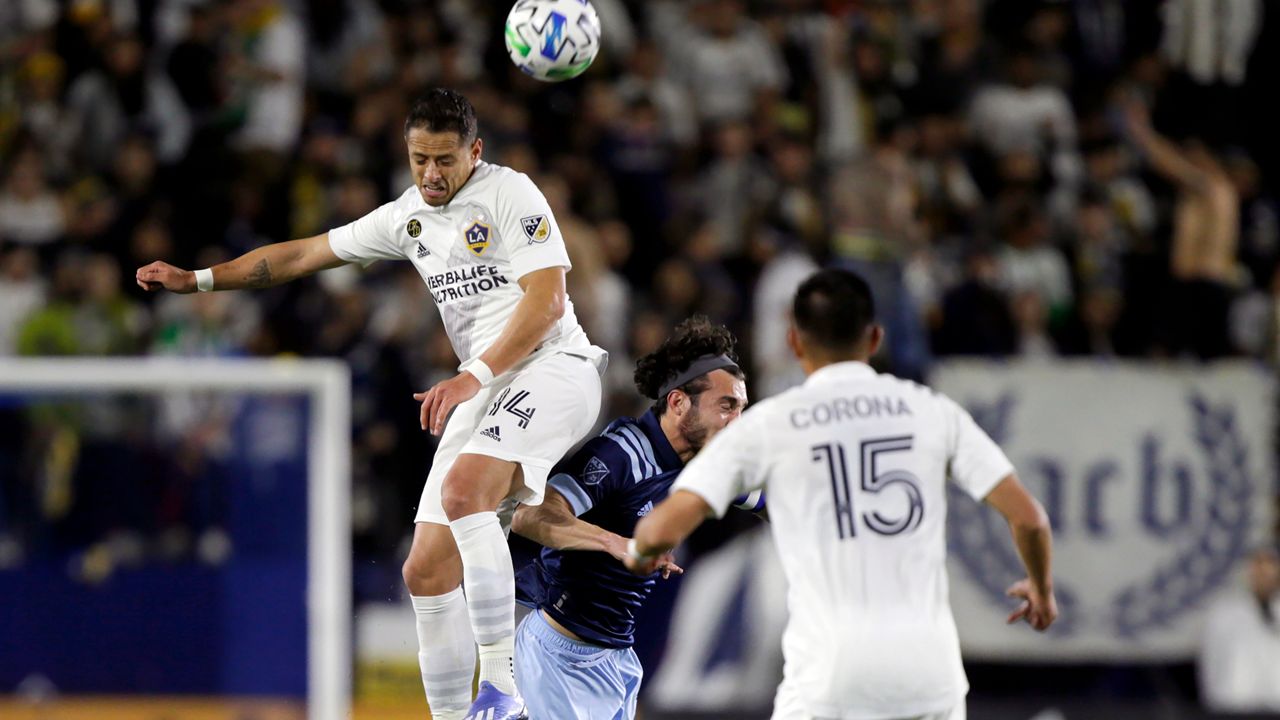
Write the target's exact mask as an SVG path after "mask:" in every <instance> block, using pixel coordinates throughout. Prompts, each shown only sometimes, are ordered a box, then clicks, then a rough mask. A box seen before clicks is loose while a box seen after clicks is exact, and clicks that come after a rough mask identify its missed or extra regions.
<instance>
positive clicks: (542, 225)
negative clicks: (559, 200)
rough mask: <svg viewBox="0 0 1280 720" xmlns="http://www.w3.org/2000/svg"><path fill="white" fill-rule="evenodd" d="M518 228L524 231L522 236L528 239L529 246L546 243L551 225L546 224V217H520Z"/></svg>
mask: <svg viewBox="0 0 1280 720" xmlns="http://www.w3.org/2000/svg"><path fill="white" fill-rule="evenodd" d="M520 227H521V229H523V230H524V235H525V237H527V238H529V242H530V243H531V244H532V243H540V242H546V240H547V237H548V236H550V235H551V225H550V223H548V222H547V216H546V215H530V216H529V217H522V218H520Z"/></svg>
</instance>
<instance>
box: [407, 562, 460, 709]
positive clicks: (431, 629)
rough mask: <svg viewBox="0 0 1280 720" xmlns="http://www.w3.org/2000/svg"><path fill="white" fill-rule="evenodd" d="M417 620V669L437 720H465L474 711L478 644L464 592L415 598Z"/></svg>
mask: <svg viewBox="0 0 1280 720" xmlns="http://www.w3.org/2000/svg"><path fill="white" fill-rule="evenodd" d="M412 600H413V613H414V615H416V616H417V618H418V668H419V670H421V671H422V687H423V689H424V690H426V693H427V704H428V705H430V706H431V717H432V718H434V720H463V718H464V717H465V716H466V714H467V710H468V708H470V707H471V679H472V678H473V677H474V676H475V671H476V641H475V638H474V637H472V635H471V623H470V621H469V620H468V619H467V601H466V599H465V598H464V597H463V595H462V588H460V587H459V588H454V590H453V592H449V593H445V594H444V595H435V596H431V597H413V598H412Z"/></svg>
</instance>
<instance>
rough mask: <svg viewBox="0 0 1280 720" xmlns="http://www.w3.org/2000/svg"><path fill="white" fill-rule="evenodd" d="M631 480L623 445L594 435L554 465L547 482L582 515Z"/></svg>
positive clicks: (629, 467) (628, 463)
mask: <svg viewBox="0 0 1280 720" xmlns="http://www.w3.org/2000/svg"><path fill="white" fill-rule="evenodd" d="M631 481H632V477H631V462H630V460H629V458H628V457H627V455H626V454H625V453H624V452H623V450H622V448H621V447H620V446H619V445H618V444H617V443H615V442H614V441H612V440H611V439H609V438H606V437H595V438H592V439H591V440H590V441H588V442H587V444H586V445H583V446H582V449H581V450H579V451H578V452H576V453H574V454H573V455H571V456H569V457H568V458H566V459H565V460H563V461H561V462H560V464H558V465H556V466H555V468H553V469H552V471H551V477H549V478H548V479H547V484H548V485H550V486H551V487H553V488H555V489H556V490H557V491H559V492H560V494H561V495H563V496H564V497H565V499H567V500H568V501H569V504H570V505H572V506H573V512H574V514H575V515H579V516H581V515H582V514H583V513H585V512H587V511H588V510H590V509H591V508H593V507H595V506H596V505H598V504H601V503H602V502H603V501H604V500H605V498H607V497H608V496H609V495H610V494H612V493H613V492H615V491H616V490H618V489H620V488H623V487H626V483H628V482H631Z"/></svg>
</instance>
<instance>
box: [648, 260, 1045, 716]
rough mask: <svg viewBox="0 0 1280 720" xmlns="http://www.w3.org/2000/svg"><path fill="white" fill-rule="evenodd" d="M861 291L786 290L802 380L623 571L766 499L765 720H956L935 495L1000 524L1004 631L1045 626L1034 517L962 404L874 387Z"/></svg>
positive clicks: (718, 440)
mask: <svg viewBox="0 0 1280 720" xmlns="http://www.w3.org/2000/svg"><path fill="white" fill-rule="evenodd" d="M874 313H875V311H874V306H873V304H872V298H871V291H870V290H869V289H868V287H867V284H866V282H865V281H863V280H862V279H861V278H860V277H858V276H857V275H855V274H853V273H850V272H847V271H842V270H823V271H820V272H818V273H817V274H815V275H813V276H811V277H810V278H809V279H808V280H806V281H805V282H804V283H802V284H801V286H800V288H799V290H797V292H796V295H795V299H794V303H793V308H792V327H791V329H790V331H789V333H788V344H789V345H790V346H791V349H792V351H793V352H795V354H796V356H797V357H798V358H799V360H800V364H801V366H802V367H803V369H804V371H805V374H806V375H807V376H808V377H807V379H806V380H805V382H804V384H803V385H800V386H798V387H795V388H792V389H791V390H788V391H786V392H783V393H781V394H779V395H775V396H774V397H771V398H768V399H766V400H763V401H761V402H760V403H758V404H756V405H755V406H754V407H753V408H752V409H751V410H749V411H747V412H745V413H743V415H742V417H741V418H740V419H738V421H737V422H735V423H733V424H732V425H730V426H729V427H727V428H725V430H724V431H723V432H721V433H720V434H718V435H717V436H716V437H715V439H714V440H713V441H712V442H711V443H709V444H708V445H707V447H706V448H704V449H703V451H702V452H701V453H699V455H698V457H697V458H695V459H694V460H693V461H692V462H691V463H690V464H689V466H688V467H686V468H685V470H684V472H682V473H681V474H680V477H679V479H677V480H676V482H675V485H674V486H673V487H672V492H671V494H670V495H669V496H668V498H667V499H666V500H665V501H663V502H662V503H661V504H660V505H658V506H657V507H656V508H654V510H653V512H651V513H649V514H648V515H647V516H646V517H645V518H644V519H642V520H641V521H640V523H639V525H637V527H636V530H635V536H634V538H633V539H632V541H631V543H629V547H628V557H627V564H628V567H631V568H632V569H634V570H635V571H636V572H638V573H640V574H643V575H648V574H649V573H651V572H652V571H653V568H654V567H656V566H657V565H658V564H659V563H660V562H661V558H662V557H663V555H664V553H667V552H669V551H670V550H671V549H672V548H673V547H675V546H676V545H677V544H678V543H680V542H681V541H682V540H683V539H684V538H685V537H687V536H688V534H689V533H690V532H692V531H693V530H694V528H696V527H697V526H698V525H699V524H700V523H701V522H702V521H703V520H704V519H705V518H706V517H707V516H709V515H716V516H718V515H720V514H722V513H723V512H724V511H725V508H726V507H728V505H729V504H730V503H731V502H732V499H733V498H734V497H735V496H738V495H740V494H742V493H744V492H748V491H753V490H759V489H762V488H763V489H764V490H765V492H766V493H767V494H768V497H769V523H770V531H771V532H772V533H773V539H774V542H775V543H776V544H777V547H778V553H779V556H780V558H781V560H782V567H783V569H784V572H785V574H786V578H787V583H788V588H787V608H788V610H789V611H790V619H789V620H788V623H787V628H786V631H785V633H784V635H783V640H782V643H783V646H782V650H783V658H784V668H783V680H782V684H781V685H780V686H779V687H778V693H777V696H776V698H775V700H774V709H773V718H774V720H812V719H813V718H854V717H856V718H868V719H872V718H883V719H885V720H889V719H891V718H906V717H911V718H925V719H927V720H963V718H964V717H965V695H966V693H967V692H968V689H969V686H968V681H967V679H966V678H965V674H964V667H963V665H961V662H960V643H959V640H958V637H957V634H956V627H955V620H954V619H953V618H952V616H951V607H950V603H949V601H948V592H947V570H946V533H945V529H946V528H945V522H946V515H947V513H946V497H947V496H946V481H947V479H948V478H950V480H951V481H952V482H955V483H956V484H957V485H959V487H960V488H961V489H963V490H964V491H965V492H967V493H968V494H969V495H971V496H972V497H974V498H976V499H980V500H985V501H986V502H987V504H989V505H991V506H993V507H995V508H996V510H998V511H999V512H1000V513H1001V514H1002V515H1004V517H1005V519H1006V520H1007V521H1008V523H1009V527H1010V530H1011V532H1012V534H1013V539H1014V542H1015V544H1016V546H1017V549H1018V553H1019V555H1020V557H1021V559H1022V562H1023V565H1024V566H1025V568H1026V571H1027V577H1026V578H1025V579H1023V580H1020V581H1018V582H1017V583H1014V585H1013V586H1012V587H1010V588H1009V594H1010V595H1011V596H1013V597H1017V598H1020V599H1021V601H1022V602H1021V604H1020V606H1019V607H1018V608H1017V609H1015V610H1014V611H1013V612H1012V613H1011V614H1010V615H1009V618H1008V620H1009V622H1011V623H1012V622H1016V621H1018V620H1020V619H1025V620H1026V621H1027V622H1028V623H1030V624H1031V626H1032V627H1034V628H1035V629H1036V630H1045V629H1047V628H1048V627H1049V626H1050V625H1051V624H1052V623H1053V621H1054V619H1055V618H1056V617H1057V614H1058V610H1057V603H1056V601H1055V600H1054V595H1053V581H1052V574H1051V571H1050V559H1051V543H1052V540H1051V532H1050V528H1049V521H1048V517H1047V516H1046V514H1045V512H1044V509H1043V508H1042V507H1041V506H1040V504H1039V503H1038V502H1036V500H1035V498H1033V497H1032V496H1031V495H1030V493H1028V492H1027V491H1026V489H1024V488H1023V486H1022V484H1021V483H1020V482H1019V481H1018V478H1017V476H1016V475H1015V474H1014V470H1013V466H1012V465H1011V464H1010V463H1009V460H1008V458H1006V457H1005V454H1004V453H1003V452H1002V451H1001V450H1000V448H999V447H997V446H996V444H995V443H994V442H993V441H992V440H991V438H990V437H988V436H987V434H986V433H984V432H983V431H982V430H981V429H980V428H979V427H978V426H977V424H976V423H975V422H974V421H973V418H971V417H970V416H969V414H968V413H967V412H965V411H964V410H963V409H962V408H961V407H960V406H959V405H957V404H956V403H954V402H953V401H951V400H950V399H948V398H946V397H945V396H943V395H940V394H938V393H936V392H934V391H932V390H930V389H928V388H926V387H922V386H920V385H917V384H915V383H912V382H908V381H904V380H899V379H898V378H895V377H893V376H892V375H882V374H877V373H876V371H875V370H873V369H872V368H871V367H870V366H869V365H867V360H868V359H869V358H870V357H871V356H872V355H873V354H875V351H876V348H877V347H878V346H879V345H880V341H881V339H882V338H883V334H884V331H883V330H882V329H881V328H880V326H879V325H876V324H875V323H874V321H873V318H874Z"/></svg>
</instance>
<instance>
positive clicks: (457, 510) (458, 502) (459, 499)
mask: <svg viewBox="0 0 1280 720" xmlns="http://www.w3.org/2000/svg"><path fill="white" fill-rule="evenodd" d="M487 490H488V489H487V488H486V487H484V486H483V484H482V483H478V482H470V483H469V482H467V481H466V480H464V479H460V478H459V477H458V476H455V475H454V474H453V473H450V474H449V475H448V476H446V477H445V479H444V485H443V487H441V488H440V506H441V507H443V508H444V514H445V517H447V518H449V520H450V521H453V520H457V519H459V518H464V517H466V516H468V515H474V514H475V513H479V512H493V511H494V510H497V509H498V503H499V502H501V501H502V496H503V495H505V493H501V492H487Z"/></svg>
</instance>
